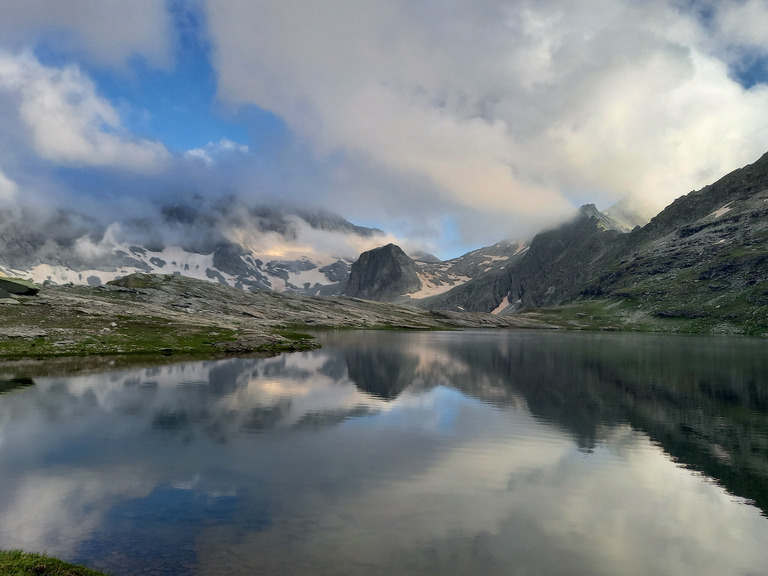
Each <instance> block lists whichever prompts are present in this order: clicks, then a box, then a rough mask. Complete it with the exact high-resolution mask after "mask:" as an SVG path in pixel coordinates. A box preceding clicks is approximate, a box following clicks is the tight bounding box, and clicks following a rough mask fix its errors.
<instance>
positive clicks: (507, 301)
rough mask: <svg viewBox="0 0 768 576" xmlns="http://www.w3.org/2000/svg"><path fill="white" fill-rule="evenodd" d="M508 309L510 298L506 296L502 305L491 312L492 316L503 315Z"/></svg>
mask: <svg viewBox="0 0 768 576" xmlns="http://www.w3.org/2000/svg"><path fill="white" fill-rule="evenodd" d="M507 308H509V296H504V298H503V299H502V301H501V304H499V305H498V306H496V308H494V309H493V310H492V311H491V314H501V313H502V312H504V310H506V309H507Z"/></svg>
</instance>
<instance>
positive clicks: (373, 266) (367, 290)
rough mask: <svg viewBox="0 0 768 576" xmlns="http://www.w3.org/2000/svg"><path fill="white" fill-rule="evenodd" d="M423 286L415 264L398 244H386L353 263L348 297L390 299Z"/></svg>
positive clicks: (364, 253)
mask: <svg viewBox="0 0 768 576" xmlns="http://www.w3.org/2000/svg"><path fill="white" fill-rule="evenodd" d="M420 288H421V279H420V278H419V274H418V269H417V267H416V263H415V262H414V261H413V260H412V259H411V258H409V257H408V256H407V255H406V253H405V252H403V250H402V248H400V246H398V245H396V244H387V245H386V246H381V247H379V248H374V249H373V250H368V251H367V252H363V253H362V254H360V258H358V260H357V262H355V263H354V264H352V269H351V270H350V274H349V283H348V284H347V288H346V290H345V291H344V294H346V295H347V296H354V297H356V298H365V299H367V300H379V301H391V300H394V299H397V298H398V297H400V296H402V295H403V294H410V293H413V292H417V291H418V290H419V289H420Z"/></svg>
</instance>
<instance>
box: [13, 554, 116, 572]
mask: <svg viewBox="0 0 768 576" xmlns="http://www.w3.org/2000/svg"><path fill="white" fill-rule="evenodd" d="M0 576H104V573H103V572H97V571H96V570H91V569H89V568H85V567H83V566H77V565H75V564H68V563H66V562H62V561H61V560H57V559H56V558H51V557H50V556H45V555H41V554H28V553H25V552H21V551H20V550H10V551H0Z"/></svg>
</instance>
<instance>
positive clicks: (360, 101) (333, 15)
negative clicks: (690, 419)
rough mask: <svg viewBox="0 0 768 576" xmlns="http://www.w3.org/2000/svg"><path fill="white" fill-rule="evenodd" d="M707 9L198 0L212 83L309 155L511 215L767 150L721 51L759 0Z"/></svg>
mask: <svg viewBox="0 0 768 576" xmlns="http://www.w3.org/2000/svg"><path fill="white" fill-rule="evenodd" d="M711 9H712V10H717V11H716V13H715V16H714V18H713V19H712V20H711V21H708V22H707V21H704V20H703V19H702V18H701V17H700V15H699V11H696V10H693V9H691V7H688V8H687V9H686V8H684V7H682V6H681V5H678V4H676V3H674V2H656V3H637V2H630V1H622V0H590V1H589V2H579V3H573V2H567V1H565V0H546V1H536V2H533V1H526V0H520V1H498V0H484V1H480V2H471V3H469V2H452V3H450V4H448V5H446V4H445V3H444V2H437V1H436V0H433V1H427V2H419V3H416V4H415V3H413V2H407V1H405V0H395V1H393V2H387V3H385V4H382V3H378V2H370V1H362V2H359V1H354V2H353V1H351V0H349V1H342V2H338V1H333V2H331V1H324V0H320V1H317V2H311V3H310V2H303V1H301V0H286V1H280V2H273V1H268V0H264V1H257V2H251V1H245V0H228V1H225V2H207V3H206V10H207V12H206V13H207V16H208V21H209V26H210V34H211V38H212V40H213V42H214V47H215V51H214V62H215V66H216V69H217V70H218V72H219V75H220V76H219V94H220V96H221V98H223V99H225V100H229V101H234V102H238V103H243V104H246V103H250V104H256V105H258V106H260V107H263V108H266V109H269V110H272V111H274V112H275V113H276V114H278V115H279V116H280V117H282V118H283V119H285V121H286V122H287V123H288V125H289V126H290V127H291V128H292V129H293V130H294V131H295V132H297V133H298V134H300V135H301V136H302V137H303V138H305V139H306V141H308V142H310V143H311V145H312V147H313V149H314V150H316V151H317V153H318V154H321V155H323V154H326V155H327V154H331V153H334V152H338V151H343V152H346V153H348V154H350V155H352V156H356V155H359V156H362V157H363V158H365V159H366V160H368V161H370V162H371V163H372V164H373V165H375V166H376V167H377V168H379V169H383V170H385V171H389V172H391V173H393V174H396V175H398V176H400V177H402V178H404V179H407V180H409V181H411V182H414V181H419V180H423V181H426V182H427V183H428V184H429V185H431V186H424V187H422V188H419V187H418V186H415V187H414V188H413V189H412V190H411V191H406V190H400V191H397V192H394V193H395V194H397V195H398V197H399V199H400V200H402V205H403V206H404V207H406V208H407V207H408V206H409V204H410V202H409V192H414V191H416V192H417V193H420V194H430V195H431V196H432V201H433V202H434V203H444V204H445V205H447V206H452V207H453V209H454V210H457V214H458V218H459V220H461V215H460V210H461V209H462V208H466V209H469V210H472V211H474V210H476V209H478V208H479V210H480V211H481V212H482V213H484V214H487V215H488V216H489V217H490V219H491V221H496V222H497V223H498V220H499V219H500V218H501V219H507V220H508V221H509V222H510V223H514V224H516V225H519V226H521V225H524V222H529V223H530V222H533V223H535V224H541V223H542V222H545V221H546V220H547V219H548V218H551V217H552V216H553V215H556V216H562V215H563V214H564V213H565V212H567V211H568V210H570V209H571V208H572V206H573V205H574V204H578V203H580V202H582V201H584V200H587V199H589V198H592V199H594V200H598V201H602V202H603V203H606V202H610V201H611V200H614V199H618V198H621V197H623V196H630V197H632V198H633V199H634V200H635V201H636V202H637V203H638V204H641V205H643V206H647V207H648V208H649V209H650V210H654V211H655V210H658V209H659V208H661V207H662V206H664V205H665V204H667V203H668V202H670V201H671V200H672V199H674V198H675V197H677V196H679V195H681V194H683V193H685V192H687V191H689V190H690V189H691V188H693V187H698V186H702V185H705V184H707V183H709V182H710V181H711V180H712V179H713V178H716V177H718V176H720V175H722V174H724V173H725V172H727V171H729V170H731V169H733V168H736V167H738V166H740V165H742V164H744V163H747V162H749V161H752V160H754V159H756V158H757V157H758V156H759V155H760V154H761V153H762V152H764V151H765V150H766V149H768V132H767V131H766V128H767V127H768V126H767V125H766V124H767V122H768V120H766V118H768V116H766V114H765V111H766V110H767V109H768V91H766V88H765V85H764V84H762V83H758V84H755V85H753V86H752V87H751V88H745V87H744V86H742V85H741V84H739V83H738V82H737V81H736V80H735V79H734V78H733V76H732V71H731V68H729V64H731V63H733V62H735V61H736V60H735V59H734V58H735V56H736V52H737V51H736V50H735V47H749V46H756V47H758V48H760V49H762V45H764V44H765V42H764V40H763V39H762V37H761V36H760V34H758V33H757V32H758V31H757V30H753V29H754V26H755V25H754V23H756V22H761V21H762V20H760V19H758V18H756V15H757V16H759V14H761V13H762V12H761V11H764V10H765V9H766V6H765V3H763V2H749V3H746V4H741V5H738V6H736V7H732V6H730V5H729V6H728V7H725V8H723V9H717V8H716V5H714V4H713V5H712V7H711ZM744 23H746V24H747V26H745V27H742V26H741V24H744ZM713 37H714V40H713ZM346 168H347V169H349V170H353V171H354V170H355V169H356V168H357V166H355V167H346ZM483 225H485V223H483V224H480V226H483ZM463 226H464V227H465V228H466V229H467V230H468V231H470V230H472V229H477V228H478V227H479V226H478V225H477V224H474V223H470V222H464V223H463Z"/></svg>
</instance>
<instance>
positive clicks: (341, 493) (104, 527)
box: [0, 331, 768, 576]
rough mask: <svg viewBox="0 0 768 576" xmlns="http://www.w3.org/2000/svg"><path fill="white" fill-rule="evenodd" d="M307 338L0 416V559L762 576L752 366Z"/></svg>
mask: <svg viewBox="0 0 768 576" xmlns="http://www.w3.org/2000/svg"><path fill="white" fill-rule="evenodd" d="M320 337H321V342H322V343H323V348H322V349H321V350H319V351H316V352H311V353H302V354H290V355H284V356H280V357H276V358H269V359H230V360H223V361H218V362H196V363H188V364H178V365H171V366H163V367H155V368H142V369H133V370H127V371H119V372H113V373H107V374H97V375H87V376H82V375H81V376H70V377H46V378H35V379H34V385H31V386H27V387H23V388H18V389H15V390H10V391H7V392H5V393H3V394H0V548H15V547H18V548H24V549H27V550H44V551H46V552H48V553H50V554H54V555H58V556H61V557H63V558H66V559H69V560H73V561H77V562H83V563H86V564H88V565H89V566H93V567H96V568H100V569H103V570H108V571H110V572H111V573H112V574H114V575H115V576H122V575H133V574H169V575H170V574H173V575H182V574H292V575H303V574H311V575H313V576H317V575H321V574H334V575H342V574H365V575H366V576H370V575H376V574H397V575H410V574H425V575H427V574H429V575H431V574H449V575H450V574H467V575H469V574H473V575H474V574H520V575H522V574H535V575H543V576H546V575H569V576H574V575H576V576H578V575H590V576H591V575H606V576H608V575H610V576H615V575H617V574H621V575H638V576H639V575H643V576H645V575H648V574H654V575H665V574H669V575H688V574H697V575H699V576H706V575H713V576H715V575H716V576H723V575H730V574H734V575H757V574H760V575H766V574H768V519H767V518H766V511H768V342H765V341H763V340H754V339H742V338H713V337H672V336H658V335H632V334H578V333H570V334H562V333H554V332H530V331H528V332H516V331H483V332H451V333H438V332H428V333H393V332H363V333H361V332H331V333H325V334H322V335H321V336H320ZM7 387H8V386H6V388H7Z"/></svg>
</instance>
